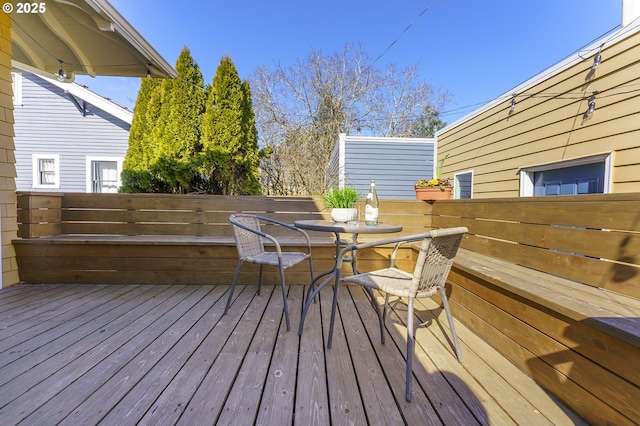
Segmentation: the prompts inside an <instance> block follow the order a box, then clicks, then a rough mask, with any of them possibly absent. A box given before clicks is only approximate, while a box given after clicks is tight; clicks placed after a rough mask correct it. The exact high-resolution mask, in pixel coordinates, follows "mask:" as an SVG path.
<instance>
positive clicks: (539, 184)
mask: <svg viewBox="0 0 640 426" xmlns="http://www.w3.org/2000/svg"><path fill="white" fill-rule="evenodd" d="M610 187H611V154H606V155H598V156H593V157H586V158H580V159H574V160H571V161H565V162H561V163H553V164H547V165H541V166H536V167H528V168H524V169H522V170H520V195H521V196H524V197H527V196H529V197H530V196H552V195H578V194H604V193H608V192H611V188H610Z"/></svg>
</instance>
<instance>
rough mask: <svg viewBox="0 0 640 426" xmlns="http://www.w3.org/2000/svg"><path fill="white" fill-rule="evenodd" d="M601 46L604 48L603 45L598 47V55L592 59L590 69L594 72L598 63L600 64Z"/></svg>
mask: <svg viewBox="0 0 640 426" xmlns="http://www.w3.org/2000/svg"><path fill="white" fill-rule="evenodd" d="M602 46H604V44H601V45H600V49H599V50H598V53H597V54H596V56H594V57H593V65H592V66H591V69H592V70H594V71H595V69H596V68H598V65H600V63H601V62H602V55H601V54H600V52H602Z"/></svg>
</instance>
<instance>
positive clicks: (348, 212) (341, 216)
mask: <svg viewBox="0 0 640 426" xmlns="http://www.w3.org/2000/svg"><path fill="white" fill-rule="evenodd" d="M331 219H332V220H333V221H334V222H350V221H355V220H358V209H356V208H349V209H336V208H333V209H331Z"/></svg>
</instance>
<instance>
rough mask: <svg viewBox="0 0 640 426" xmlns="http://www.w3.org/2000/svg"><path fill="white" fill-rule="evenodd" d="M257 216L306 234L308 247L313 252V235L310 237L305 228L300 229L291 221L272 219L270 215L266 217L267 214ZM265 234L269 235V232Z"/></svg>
mask: <svg viewBox="0 0 640 426" xmlns="http://www.w3.org/2000/svg"><path fill="white" fill-rule="evenodd" d="M256 217H257V218H258V219H260V220H262V221H264V222H269V223H273V224H274V225H278V226H282V227H284V228H287V229H291V230H292V231H296V232H299V233H301V234H302V235H304V237H305V239H306V240H307V248H308V249H309V252H311V237H309V234H308V233H307V231H305V230H304V229H300V228H298V227H297V226H294V225H291V224H289V223H285V222H281V221H279V220H276V219H272V218H270V217H265V216H256ZM264 235H268V234H264ZM265 238H266V237H265ZM272 238H273V237H272ZM270 239H271V238H270Z"/></svg>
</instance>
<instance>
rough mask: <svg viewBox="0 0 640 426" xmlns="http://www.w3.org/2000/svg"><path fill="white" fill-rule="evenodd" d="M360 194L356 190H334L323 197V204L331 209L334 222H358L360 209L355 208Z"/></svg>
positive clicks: (345, 188)
mask: <svg viewBox="0 0 640 426" xmlns="http://www.w3.org/2000/svg"><path fill="white" fill-rule="evenodd" d="M358 198H360V193H359V192H358V190H356V189H355V188H351V187H349V186H345V187H344V188H332V189H330V190H328V191H327V192H325V193H324V194H323V195H322V202H323V203H324V205H325V206H326V207H327V208H330V209H331V219H332V220H333V221H334V222H349V221H354V220H358V209H357V208H356V207H355V205H356V203H357V202H358Z"/></svg>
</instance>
